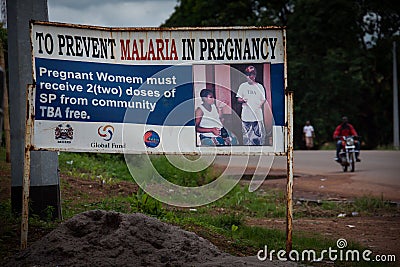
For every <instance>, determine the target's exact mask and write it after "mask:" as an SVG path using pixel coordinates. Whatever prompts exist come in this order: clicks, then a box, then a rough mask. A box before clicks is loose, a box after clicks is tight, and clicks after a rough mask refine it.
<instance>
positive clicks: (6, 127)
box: [0, 42, 11, 163]
mask: <svg viewBox="0 0 400 267" xmlns="http://www.w3.org/2000/svg"><path fill="white" fill-rule="evenodd" d="M0 66H1V67H2V69H3V71H4V78H3V83H4V84H3V90H4V92H3V121H4V136H5V139H6V162H7V163H10V162H11V158H10V151H11V148H10V147H11V146H10V143H11V141H10V112H9V109H8V88H7V73H6V63H5V60H4V49H3V43H1V42H0Z"/></svg>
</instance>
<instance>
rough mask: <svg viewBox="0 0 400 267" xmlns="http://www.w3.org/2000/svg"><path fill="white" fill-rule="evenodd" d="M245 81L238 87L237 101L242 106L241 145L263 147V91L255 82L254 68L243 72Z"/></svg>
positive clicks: (251, 67) (264, 99)
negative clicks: (245, 77)
mask: <svg viewBox="0 0 400 267" xmlns="http://www.w3.org/2000/svg"><path fill="white" fill-rule="evenodd" d="M245 73H246V76H247V81H246V82H244V83H242V84H241V85H240V86H239V89H238V92H237V100H238V102H239V103H241V104H242V115H241V118H242V133H243V145H249V146H254V145H260V146H262V145H265V135H266V133H265V126H264V116H263V105H264V103H265V101H266V97H265V89H264V86H262V85H261V84H260V83H258V82H256V76H257V71H256V69H255V67H254V66H248V67H247V68H246V70H245Z"/></svg>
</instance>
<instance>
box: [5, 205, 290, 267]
mask: <svg viewBox="0 0 400 267" xmlns="http://www.w3.org/2000/svg"><path fill="white" fill-rule="evenodd" d="M90 265H92V266H266V265H270V266H271V265H273V266H277V265H282V266H283V263H279V262H268V263H267V262H260V261H258V260H257V258H256V257H234V256H232V255H229V254H227V253H224V252H221V251H220V250H218V249H217V247H215V246H214V245H213V244H211V243H210V242H209V241H207V240H205V239H203V238H201V237H199V236H197V235H196V234H194V233H192V232H188V231H184V230H182V229H180V228H178V227H176V226H172V225H169V224H166V223H163V222H161V221H159V220H157V219H155V218H152V217H148V216H146V215H143V214H140V213H136V214H123V213H118V212H107V211H101V210H94V211H88V212H85V213H81V214H79V215H77V216H75V217H73V218H72V219H70V220H68V221H66V222H64V223H62V224H61V225H60V226H59V227H58V228H56V229H55V230H54V231H52V232H51V233H49V234H48V235H46V236H44V237H43V238H42V239H41V240H38V241H37V242H35V243H34V244H33V245H31V246H30V247H29V248H27V249H26V250H24V251H22V252H20V253H18V254H16V255H15V256H14V257H13V258H11V259H9V261H8V263H7V265H6V266H90ZM285 266H287V265H285Z"/></svg>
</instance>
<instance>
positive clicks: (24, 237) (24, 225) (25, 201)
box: [21, 84, 34, 249]
mask: <svg viewBox="0 0 400 267" xmlns="http://www.w3.org/2000/svg"><path fill="white" fill-rule="evenodd" d="M33 97H34V90H33V85H31V84H29V85H27V94H26V99H27V105H26V121H25V152H24V177H23V183H22V218H21V249H25V248H26V247H27V244H28V222H29V187H30V165H31V144H32V140H31V138H32V127H33V116H34V113H33V109H34V107H33Z"/></svg>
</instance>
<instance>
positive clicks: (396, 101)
mask: <svg viewBox="0 0 400 267" xmlns="http://www.w3.org/2000/svg"><path fill="white" fill-rule="evenodd" d="M393 146H394V148H396V149H399V94H398V83H397V54H396V41H393Z"/></svg>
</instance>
